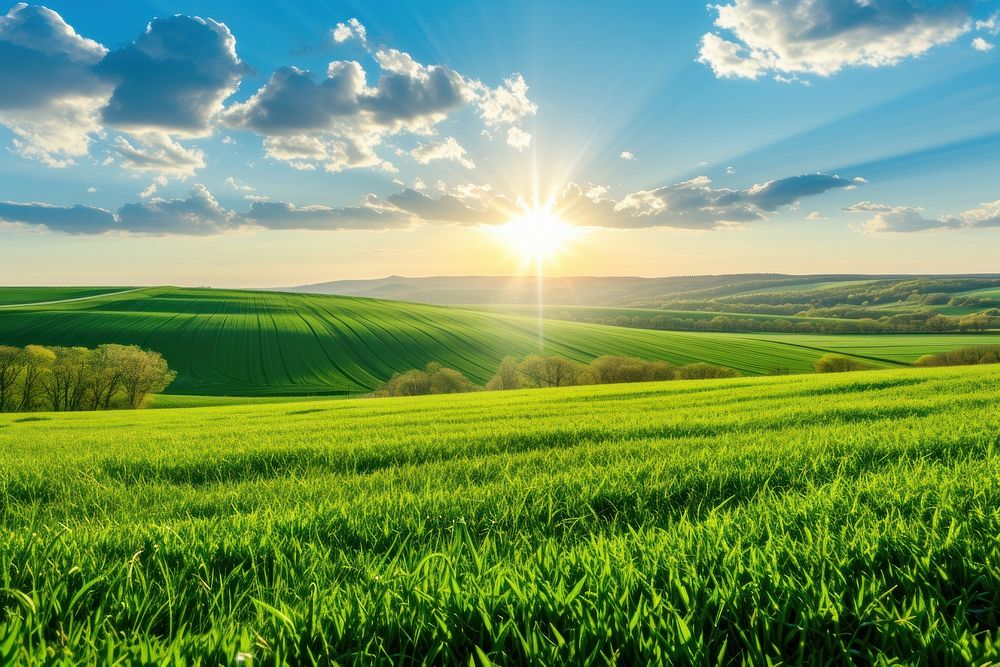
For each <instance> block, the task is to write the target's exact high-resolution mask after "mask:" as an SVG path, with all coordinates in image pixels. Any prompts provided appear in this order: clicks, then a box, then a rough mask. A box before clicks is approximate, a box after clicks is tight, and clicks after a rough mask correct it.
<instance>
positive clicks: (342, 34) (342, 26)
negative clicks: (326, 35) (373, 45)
mask: <svg viewBox="0 0 1000 667" xmlns="http://www.w3.org/2000/svg"><path fill="white" fill-rule="evenodd" d="M330 34H331V35H332V36H333V41H334V42H336V43H338V44H340V43H341V42H346V41H348V40H350V39H356V40H358V41H359V42H361V43H362V44H363V45H364V46H367V45H368V31H367V30H365V26H364V25H362V23H361V21H359V20H357V19H349V20H348V21H347V22H346V23H338V24H337V26H336V27H335V28H334V29H333V30H331V31H330Z"/></svg>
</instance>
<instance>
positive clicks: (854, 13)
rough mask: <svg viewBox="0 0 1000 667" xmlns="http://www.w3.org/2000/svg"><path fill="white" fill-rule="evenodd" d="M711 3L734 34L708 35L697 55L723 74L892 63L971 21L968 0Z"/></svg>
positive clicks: (823, 72)
mask: <svg viewBox="0 0 1000 667" xmlns="http://www.w3.org/2000/svg"><path fill="white" fill-rule="evenodd" d="M709 7H710V8H711V9H713V10H715V11H716V12H717V13H718V16H717V18H716V19H715V26H716V28H718V30H719V31H720V32H722V33H726V34H728V35H729V36H730V37H728V38H727V37H723V36H722V35H720V34H719V33H707V34H705V35H704V36H703V37H702V39H701V45H700V49H699V57H698V60H699V62H702V63H704V64H706V65H708V66H710V67H711V68H712V70H713V72H715V75H716V76H718V77H720V78H726V77H732V78H746V79H757V78H759V77H760V76H762V75H764V74H766V73H775V74H779V73H780V74H785V75H788V74H812V75H819V76H830V75H833V74H836V73H837V72H839V71H840V70H841V69H843V68H844V67H860V66H866V67H882V66H887V65H894V64H896V63H898V62H899V61H901V60H903V59H905V58H911V57H915V56H919V55H922V54H924V53H926V52H927V51H929V50H930V49H932V48H934V47H935V46H939V45H941V44H947V43H949V42H952V41H954V40H955V39H957V38H958V37H959V36H961V35H963V34H965V33H967V32H968V31H969V30H970V29H971V27H972V20H971V17H970V15H969V10H968V7H967V5H966V3H963V2H957V3H926V2H923V1H921V0H894V1H893V2H886V1H881V0H850V1H848V0H807V1H806V2H803V1H802V0H732V1H731V2H730V3H729V4H718V5H709ZM786 80H787V78H786Z"/></svg>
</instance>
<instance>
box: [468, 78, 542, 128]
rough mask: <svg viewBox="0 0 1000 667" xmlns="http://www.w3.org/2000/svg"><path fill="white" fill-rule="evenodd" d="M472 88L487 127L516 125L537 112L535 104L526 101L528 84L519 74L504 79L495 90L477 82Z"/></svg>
mask: <svg viewBox="0 0 1000 667" xmlns="http://www.w3.org/2000/svg"><path fill="white" fill-rule="evenodd" d="M472 88H473V90H474V91H475V92H476V93H477V94H478V99H477V100H476V105H477V106H478V107H479V115H480V116H482V118H483V121H484V122H485V123H486V126H487V127H498V126H500V125H516V124H517V123H520V122H521V121H522V120H523V119H524V118H526V117H528V116H533V115H535V113H536V112H537V111H538V107H537V106H536V105H535V103H534V102H532V101H531V100H529V99H528V84H527V82H526V81H525V80H524V77H523V76H521V75H520V74H515V75H513V76H512V77H510V78H509V79H504V82H503V84H501V85H499V86H497V87H496V88H489V87H487V86H486V85H485V84H483V83H481V82H479V81H476V82H473V83H472Z"/></svg>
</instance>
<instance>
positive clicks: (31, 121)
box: [0, 3, 111, 167]
mask: <svg viewBox="0 0 1000 667" xmlns="http://www.w3.org/2000/svg"><path fill="white" fill-rule="evenodd" d="M106 53H107V49H105V48H104V47H103V46H101V45H100V44H98V43H97V42H95V41H93V40H91V39H87V38H84V37H81V36H80V35H78V34H77V33H76V31H75V30H74V29H73V28H72V26H70V25H68V24H67V23H66V22H65V21H63V19H62V17H61V16H59V14H57V13H56V12H54V11H52V10H50V9H46V8H45V7H37V6H29V5H25V4H23V3H22V4H17V5H14V7H13V8H12V9H11V10H10V11H9V12H7V14H6V15H5V16H0V124H3V125H6V126H7V127H8V128H10V129H11V131H12V132H13V133H14V137H15V139H14V150H15V151H16V152H17V153H18V154H20V155H21V156H23V157H26V158H29V159H34V160H39V161H40V162H42V163H43V164H46V165H48V166H50V167H64V166H67V165H71V164H74V163H75V160H76V159H77V158H80V157H82V156H85V155H87V153H88V151H89V150H90V143H91V141H92V139H93V137H94V136H95V135H96V134H98V133H99V132H100V130H101V125H100V122H99V114H100V109H101V108H102V107H103V106H104V104H105V103H106V102H107V99H108V96H109V95H110V94H111V86H110V85H109V84H108V83H107V82H105V81H103V80H101V78H100V77H98V76H97V75H96V74H95V73H94V71H93V68H94V66H95V65H97V64H98V63H99V62H100V61H101V59H102V58H104V56H105V54H106Z"/></svg>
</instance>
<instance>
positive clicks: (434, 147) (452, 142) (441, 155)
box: [410, 137, 476, 169]
mask: <svg viewBox="0 0 1000 667" xmlns="http://www.w3.org/2000/svg"><path fill="white" fill-rule="evenodd" d="M410 156H411V157H412V158H413V159H414V160H416V161H417V162H419V163H420V164H430V163H431V162H433V161H434V160H450V161H452V162H458V163H459V164H460V165H462V166H463V167H465V168H466V169H475V168H476V163H475V162H473V161H472V160H470V159H468V158H467V157H465V149H464V148H462V145H461V144H459V143H458V140H457V139H455V137H447V138H445V139H442V140H441V141H431V142H428V143H421V144H417V147H416V148H414V149H413V150H412V151H410Z"/></svg>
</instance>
